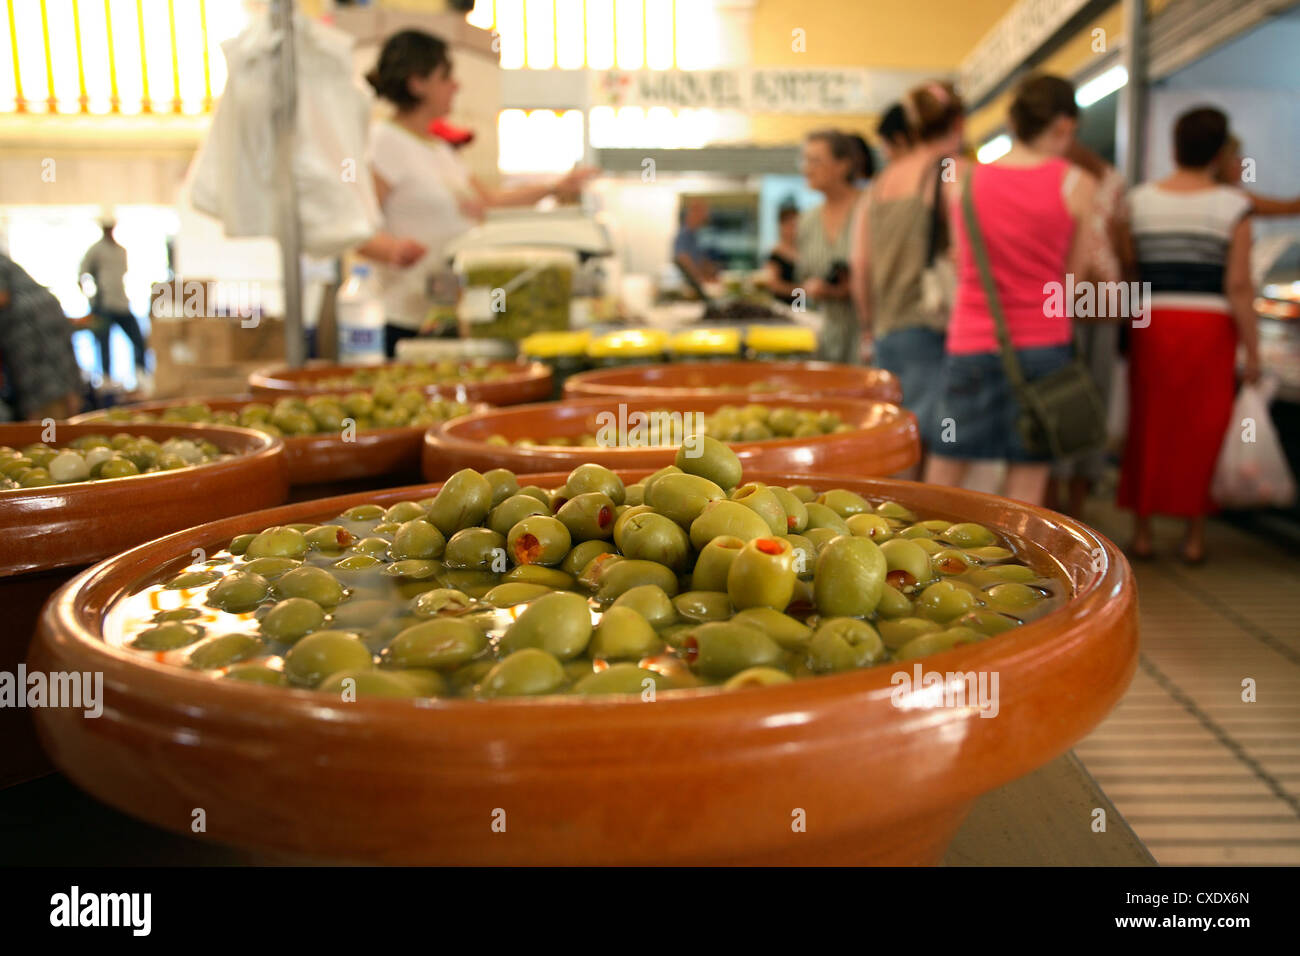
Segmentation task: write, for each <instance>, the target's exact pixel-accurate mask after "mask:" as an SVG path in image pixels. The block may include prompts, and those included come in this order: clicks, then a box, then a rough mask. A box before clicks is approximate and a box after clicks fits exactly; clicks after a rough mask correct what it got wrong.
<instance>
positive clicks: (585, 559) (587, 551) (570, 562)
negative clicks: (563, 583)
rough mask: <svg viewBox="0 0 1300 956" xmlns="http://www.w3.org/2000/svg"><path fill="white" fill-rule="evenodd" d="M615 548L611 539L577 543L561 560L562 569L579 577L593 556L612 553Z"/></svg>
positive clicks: (570, 574)
mask: <svg viewBox="0 0 1300 956" xmlns="http://www.w3.org/2000/svg"><path fill="white" fill-rule="evenodd" d="M613 550H614V545H613V544H612V543H610V542H609V541H599V540H597V541H583V542H581V543H579V544H575V545H574V546H573V548H572V549H571V550H570V551H569V553H568V554H566V555H565V556H564V560H563V561H561V562H560V570H561V571H563V572H564V573H565V574H567V575H569V576H570V577H572V578H577V577H578V575H579V574H581V573H582V569H583V568H585V567H586V566H587V564H588V563H589V562H590V561H591V559H592V558H594V557H595V556H596V555H598V554H610V553H612V552H613Z"/></svg>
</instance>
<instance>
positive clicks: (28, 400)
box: [0, 255, 82, 421]
mask: <svg viewBox="0 0 1300 956" xmlns="http://www.w3.org/2000/svg"><path fill="white" fill-rule="evenodd" d="M72 331H73V330H72V324H71V323H70V322H69V321H68V319H67V316H65V315H64V314H63V307H62V306H60V305H59V300H58V299H56V298H55V297H54V294H53V293H52V292H50V290H49V289H47V288H45V287H44V286H43V285H41V284H40V283H38V282H37V281H36V280H35V279H33V278H32V277H31V276H29V275H28V274H27V273H26V272H25V271H24V270H23V269H22V267H21V266H19V265H18V263H16V262H14V261H13V260H12V259H10V258H9V257H8V256H5V255H0V420H3V419H4V417H5V415H6V414H8V415H9V417H16V418H18V419H25V420H28V421H40V420H41V419H44V418H55V419H60V418H67V417H68V416H69V415H75V414H77V413H78V412H80V411H81V404H82V402H81V391H82V381H81V371H80V369H78V368H77V359H76V356H75V355H74V354H73V352H72Z"/></svg>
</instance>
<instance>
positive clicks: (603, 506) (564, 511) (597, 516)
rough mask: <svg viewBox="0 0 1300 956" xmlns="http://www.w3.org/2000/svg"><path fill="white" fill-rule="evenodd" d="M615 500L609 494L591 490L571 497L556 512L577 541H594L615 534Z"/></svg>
mask: <svg viewBox="0 0 1300 956" xmlns="http://www.w3.org/2000/svg"><path fill="white" fill-rule="evenodd" d="M614 508H615V505H614V502H613V500H612V499H611V498H610V497H609V495H607V494H605V493H604V492H600V491H590V492H587V493H585V494H581V495H577V496H576V497H573V498H570V499H569V500H568V501H566V502H565V503H564V504H563V505H562V506H561V507H560V510H559V511H557V512H556V513H555V517H556V518H557V519H559V521H560V522H561V523H563V525H564V526H565V527H566V528H568V529H569V535H570V537H572V539H573V540H574V541H575V542H582V541H593V540H598V539H602V538H609V537H612V536H613V534H614Z"/></svg>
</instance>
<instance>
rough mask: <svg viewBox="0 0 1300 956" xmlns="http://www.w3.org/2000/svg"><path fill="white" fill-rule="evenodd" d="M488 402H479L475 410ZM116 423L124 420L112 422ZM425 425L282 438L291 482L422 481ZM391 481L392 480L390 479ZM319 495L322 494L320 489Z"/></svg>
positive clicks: (147, 408) (221, 403)
mask: <svg viewBox="0 0 1300 956" xmlns="http://www.w3.org/2000/svg"><path fill="white" fill-rule="evenodd" d="M265 400H266V396H259V397H255V396H252V395H238V396H233V397H232V396H229V395H222V396H213V397H211V398H177V399H171V400H169V401H158V402H141V403H139V404H136V405H130V406H127V407H129V408H131V409H133V410H135V411H138V412H147V413H149V414H157V413H159V412H161V411H163V410H164V409H167V408H171V407H173V406H176V405H190V404H193V403H195V402H201V403H202V404H204V405H207V406H208V407H209V408H211V409H213V410H214V411H239V410H240V409H241V408H243V407H244V406H245V405H248V404H250V403H251V402H265ZM487 408H488V406H486V405H483V404H479V405H476V406H475V408H474V410H475V411H486V410H487ZM102 414H103V413H102V412H86V413H85V414H84V415H78V416H77V417H76V418H70V419H68V421H69V422H74V423H79V422H101V421H103V419H102V418H99V417H97V416H101V415H102ZM112 424H114V425H118V424H120V423H116V422H114V423H112ZM425 430H426V429H425V428H424V427H422V426H416V427H414V428H372V429H369V430H367V431H359V432H357V433H356V436H355V437H354V439H353V440H352V441H344V440H343V437H342V435H336V434H334V433H332V432H331V433H330V434H325V435H297V436H289V437H285V438H283V439H281V440H282V441H283V442H284V459H285V463H286V464H287V466H288V468H289V484H290V485H320V484H326V483H334V482H350V481H358V480H360V479H363V478H377V477H380V476H388V477H390V478H391V479H392V480H393V481H402V480H407V479H409V480H412V481H414V480H418V479H419V477H420V454H421V452H422V450H423V448H424V433H425ZM389 484H392V481H390V482H389ZM315 497H320V493H319V492H317V493H316V494H315Z"/></svg>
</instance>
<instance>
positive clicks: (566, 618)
mask: <svg viewBox="0 0 1300 956" xmlns="http://www.w3.org/2000/svg"><path fill="white" fill-rule="evenodd" d="M591 632H592V623H591V607H590V606H589V605H588V604H587V599H586V598H584V597H583V596H582V595H580V594H575V593H573V592H572V591H556V592H553V593H551V594H547V595H544V596H542V597H539V598H537V599H536V600H535V601H533V602H532V603H531V604H529V605H528V607H527V608H525V609H524V612H523V613H522V614H520V615H519V617H518V618H516V619H515V622H514V623H513V624H511V625H510V627H509V629H508V630H507V631H506V633H505V636H503V637H502V638H501V649H502V651H503V652H505V653H511V652H513V651H517V650H521V649H523V648H526V647H539V648H541V649H542V650H544V651H546V652H547V653H549V654H552V655H554V656H555V657H556V658H558V659H560V660H562V661H563V660H569V659H571V658H574V657H577V656H578V655H579V654H581V653H582V652H583V651H584V650H586V648H587V644H588V642H589V641H590V640H591Z"/></svg>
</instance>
